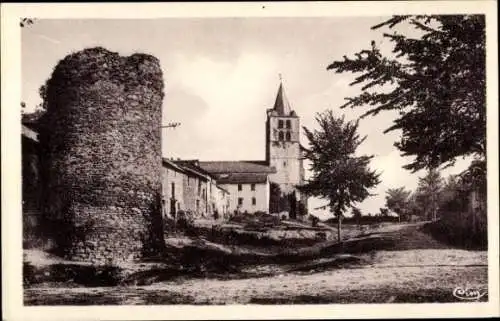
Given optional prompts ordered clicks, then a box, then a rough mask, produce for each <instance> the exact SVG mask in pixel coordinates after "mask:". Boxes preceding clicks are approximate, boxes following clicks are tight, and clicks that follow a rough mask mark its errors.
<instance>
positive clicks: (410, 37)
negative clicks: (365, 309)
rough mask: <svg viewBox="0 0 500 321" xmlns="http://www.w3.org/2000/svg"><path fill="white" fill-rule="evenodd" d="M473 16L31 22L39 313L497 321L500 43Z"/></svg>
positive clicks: (31, 297) (26, 285) (28, 300)
mask: <svg viewBox="0 0 500 321" xmlns="http://www.w3.org/2000/svg"><path fill="white" fill-rule="evenodd" d="M412 2H419V1H412ZM435 2H436V3H439V2H441V1H435ZM456 2H457V3H460V2H462V1H456ZM463 2H464V3H470V2H467V1H463ZM475 2H476V3H478V4H482V6H480V5H478V7H477V8H480V10H474V6H472V5H471V6H469V7H466V9H465V10H456V12H453V11H451V12H450V11H446V12H440V11H439V10H437V12H436V13H434V12H433V11H432V10H429V12H425V11H424V10H423V9H421V10H420V12H418V11H416V10H414V8H415V7H412V8H413V10H409V12H404V10H399V11H398V10H393V11H388V10H386V11H380V14H375V13H376V11H375V12H373V13H372V14H363V13H359V14H356V12H357V11H356V6H355V5H354V4H352V2H351V3H350V6H348V5H346V8H347V9H346V14H340V13H339V11H338V10H333V11H334V12H335V13H334V14H331V15H328V14H322V15H314V16H308V15H306V14H303V15H297V14H292V15H284V14H281V12H280V8H283V10H285V9H287V8H292V7H293V8H295V7H297V6H299V5H300V3H295V4H290V3H288V6H286V5H284V6H280V5H279V4H278V3H273V2H269V3H264V2H263V3H248V6H249V7H252V8H253V11H251V10H249V12H250V13H252V12H254V13H255V12H257V13H258V12H262V14H248V15H245V11H243V8H241V10H240V11H237V12H238V14H227V15H214V14H212V11H211V10H208V9H211V8H213V7H210V6H207V11H206V13H207V15H206V16H204V15H200V14H199V12H201V11H202V10H199V11H197V13H198V14H191V15H186V14H180V15H178V16H175V15H174V14H172V12H174V11H171V12H170V13H169V11H168V8H169V7H168V6H165V7H161V8H163V9H164V12H165V16H162V15H161V13H162V12H163V11H158V12H156V13H153V14H152V15H151V17H146V16H145V15H144V13H139V11H140V10H139V8H140V7H141V6H140V5H139V4H135V7H133V6H132V4H130V3H129V4H127V5H126V6H125V5H123V6H125V7H128V9H129V10H128V11H127V12H128V14H125V15H124V16H123V17H121V16H119V15H118V14H116V15H113V14H107V15H104V14H103V15H104V16H103V15H99V16H95V17H92V16H81V17H79V16H71V15H70V16H66V17H65V16H63V15H61V14H57V12H58V11H53V12H55V13H54V15H53V16H51V15H50V14H49V15H48V16H47V13H46V12H45V11H44V14H41V15H40V16H37V15H34V14H32V15H30V14H28V13H29V11H26V12H23V10H17V11H14V10H13V11H11V12H10V16H9V18H10V19H9V20H8V22H9V23H10V25H9V28H10V30H11V31H12V30H15V29H17V31H15V33H16V36H17V37H19V39H18V40H17V41H18V43H19V45H20V49H19V52H18V53H17V58H16V59H17V60H18V61H19V67H20V69H19V71H20V72H19V75H18V76H17V77H16V78H13V79H18V80H19V81H20V84H18V85H16V86H19V90H18V93H19V94H20V96H17V95H11V99H10V100H9V102H11V101H13V102H14V104H11V105H10V106H6V104H5V103H4V101H3V97H2V128H3V127H5V126H4V123H6V122H7V120H6V118H5V117H4V110H5V109H9V110H10V113H15V114H16V115H15V116H13V117H11V118H10V119H11V120H15V125H12V122H11V121H9V123H11V126H13V128H14V130H12V131H9V134H8V136H9V140H17V141H18V142H19V146H18V147H16V148H17V149H10V150H7V149H4V147H2V155H4V152H7V153H14V152H16V153H17V152H18V154H19V155H18V156H16V158H15V159H14V160H12V162H13V163H15V164H16V165H15V166H16V167H9V166H10V162H9V166H7V165H6V163H5V162H4V160H2V173H5V172H11V174H10V175H9V177H14V178H15V177H17V181H16V182H13V183H11V181H9V182H7V183H6V181H5V180H6V179H7V178H6V177H7V176H6V177H4V175H2V190H4V189H5V188H6V187H11V186H12V187H13V190H15V188H16V186H18V187H17V190H18V194H19V202H18V204H17V209H18V213H14V212H9V213H8V215H9V218H8V219H9V222H13V221H18V222H17V224H19V229H11V232H12V233H14V232H15V231H19V233H20V235H18V236H17V237H18V238H17V240H16V241H15V242H14V243H11V244H9V247H10V249H9V253H11V254H12V253H14V251H17V252H15V253H17V255H16V256H15V257H14V258H13V260H14V261H16V262H17V261H19V262H17V263H16V266H17V267H18V268H19V270H18V271H15V272H16V273H19V274H20V276H19V281H20V283H21V284H20V285H19V286H20V288H21V289H20V291H21V292H20V304H21V305H22V306H24V307H42V306H43V307H52V308H56V307H65V306H66V307H70V306H73V307H74V306H81V307H82V308H84V306H90V307H89V308H91V307H95V306H147V307H154V306H212V307H213V306H232V305H238V306H263V307H271V308H272V307H279V306H287V305H294V306H295V307H297V309H298V308H299V307H300V306H304V307H305V306H309V307H311V306H312V307H314V306H317V307H319V306H325V305H327V306H328V305H335V306H336V307H338V306H340V307H348V306H349V305H352V304H365V305H366V306H371V305H382V306H391V305H392V304H398V303H399V304H401V303H404V304H416V310H414V311H418V309H419V308H418V306H419V305H421V306H422V307H423V306H425V304H426V303H432V304H436V303H440V304H445V303H454V304H455V306H457V308H458V307H460V308H463V309H464V310H467V309H469V311H477V310H478V309H480V308H477V307H476V306H475V305H476V304H484V306H485V307H489V308H488V309H489V310H488V311H495V312H494V313H493V314H491V315H490V316H495V315H497V316H498V308H496V310H492V309H491V307H492V306H495V305H497V304H498V300H499V298H498V284H497V283H498V262H496V261H497V260H498V149H497V146H498V119H497V117H498V93H497V92H496V91H495V90H496V89H497V86H494V87H495V88H492V89H493V90H490V89H489V88H488V86H487V83H488V84H490V83H492V81H493V83H494V82H496V85H498V82H497V81H498V80H497V79H498V74H497V73H498V71H497V68H496V67H497V65H493V66H492V67H490V66H491V61H495V64H496V63H497V62H496V61H497V60H498V54H497V52H496V51H493V52H491V51H489V50H490V48H489V47H488V46H490V45H491V44H493V45H495V41H496V40H495V39H493V42H491V40H490V39H491V38H489V37H490V36H492V35H493V36H496V28H497V26H496V14H494V15H493V19H492V16H491V13H487V9H488V8H494V5H492V1H475ZM376 4H377V3H376V2H372V3H370V4H366V6H367V7H363V8H364V10H365V11H369V10H368V9H369V8H368V6H371V7H372V8H373V7H374V6H375V5H376ZM80 5H82V4H80ZM191 5H195V4H191ZM198 5H199V6H201V4H198ZM232 5H233V7H231V8H237V7H236V5H237V4H234V3H233V4H232ZM240 5H241V7H243V3H241V4H240ZM379 5H380V3H379ZM421 5H422V4H421ZM88 6H90V5H88ZM180 6H181V4H178V6H177V7H173V8H174V9H175V8H177V9H178V8H179V7H180ZM188 6H189V5H188V4H186V7H188ZM2 7H3V8H2V9H5V8H4V6H3V5H2ZM42 7H43V5H42ZM223 7H224V6H223ZM310 7H311V8H312V9H311V12H316V11H314V10H313V9H314V6H313V5H312V4H311V6H310ZM449 7H450V8H451V10H453V6H449ZM112 8H116V5H115V6H113V5H110V9H112ZM134 8H135V9H134ZM148 8H152V7H151V6H150V7H148ZM318 8H321V7H318ZM335 8H340V7H339V6H336V7H335ZM401 8H402V7H401ZM420 8H423V7H422V6H421V7H420ZM467 8H468V9H467ZM470 8H472V9H470ZM11 9H12V8H11ZM18 9H19V8H18ZM66 9H67V8H66ZM177 9H175V10H177ZM410 9H411V8H410ZM103 10H104V9H103ZM266 10H270V11H269V14H266V13H267V11H266ZM2 11H3V10H2ZM70 11H71V10H70ZM94 11H95V12H97V11H99V7H98V6H96V7H95V9H94ZM134 11H137V12H138V14H137V17H135V18H134V15H133V13H132V14H131V12H134ZM180 11H181V12H185V11H187V9H186V10H184V9H182V10H180ZM14 12H15V14H14ZM32 12H36V11H32ZM72 12H73V15H74V12H75V9H74V8H73V11H72ZM86 12H89V11H86ZM103 12H108V13H109V12H112V11H111V10H107V11H106V10H104V11H103ZM144 12H146V11H144ZM153 12H155V11H154V10H153ZM191 12H192V11H191ZM222 12H223V11H222ZM292 12H300V11H297V10H295V11H293V10H292ZM24 13H26V14H25V15H23V14H24ZM5 15H7V13H5ZM492 22H493V24H492ZM13 23H15V26H14V25H13ZM4 24H7V22H5V21H4V12H2V26H3V25H4ZM491 30H493V34H492V33H491V32H492V31H491ZM487 34H488V36H487ZM6 39H7V38H6V36H5V37H4V34H2V47H5V46H6V45H7V40H6ZM4 41H5V42H4ZM487 44H488V45H487ZM493 50H496V49H493ZM5 52H7V51H6V50H5V51H4V49H2V58H3V57H4V54H5ZM2 60H3V59H2ZM7 68H8V67H6V66H4V63H3V62H2V92H4V89H5V88H7V85H6V87H5V88H4V81H5V79H6V77H5V76H4V75H5V74H4V72H5V70H7ZM9 88H10V87H9ZM487 89H488V91H487ZM6 93H7V94H10V93H8V92H7V91H6ZM494 95H496V96H494ZM2 96H3V95H2ZM490 110H492V111H493V112H490ZM491 116H492V117H491ZM5 133H6V132H5V131H4V130H3V129H2V146H3V145H4V139H5V135H6V134H5ZM487 133H488V135H487ZM491 133H492V134H491ZM19 136H20V137H19ZM487 138H488V139H487ZM492 139H493V141H492ZM16 143H17V142H16ZM16 155H17V154H16ZM14 168H15V170H14ZM15 175H17V176H15ZM4 178H5V179H4ZM10 184H12V185H10ZM14 192H15V191H11V193H14ZM2 194H3V192H2ZM11 195H14V194H11ZM15 195H17V194H15ZM4 197H5V195H2V199H3V200H4ZM3 200H2V207H4V201H3ZM11 202H12V203H15V198H9V203H11ZM12 206H14V205H12ZM2 212H3V213H4V214H7V213H6V211H5V210H3V211H2ZM492 217H493V218H492ZM492 219H493V221H492ZM2 221H3V222H4V215H2ZM2 225H3V226H5V224H2ZM9 226H14V225H9ZM7 229H9V227H7ZM492 231H493V235H492ZM2 235H3V237H5V238H7V236H6V235H5V233H2ZM10 235H11V234H9V237H10ZM11 239H13V238H9V239H7V242H10V240H11ZM2 243H3V244H5V242H2ZM17 244H18V245H19V248H17V249H16V246H17ZM2 252H4V251H2ZM491 262H496V263H493V264H494V265H492V263H491ZM493 267H494V270H492V268H493ZM2 274H3V275H4V273H2ZM492 275H493V277H494V279H491V278H492ZM2 279H4V277H2ZM11 280H13V279H11ZM11 282H14V281H11ZM491 284H497V285H496V286H495V288H492V287H491ZM12 286H13V285H12ZM16 286H17V285H16ZM468 305H469V306H470V308H467V306H468ZM434 306H439V305H434ZM358 309H359V308H358ZM420 309H422V308H420ZM452 309H453V308H452ZM82 311H84V310H82ZM165 311H168V309H167V310H165ZM241 311H243V310H241ZM350 311H354V310H350ZM485 311H486V310H485ZM331 312H332V311H331ZM167 313H168V312H167ZM402 313H404V311H403V312H402ZM471 313H473V312H471ZM489 313H491V312H489ZM495 313H496V314H495ZM124 315H125V316H126V315H127V314H124ZM146 315H147V314H146ZM325 315H326V316H330V317H333V315H329V314H328V313H325ZM435 315H437V314H435ZM195 317H196V316H193V315H192V316H189V315H184V316H182V318H195ZM267 317H269V315H267ZM106 319H107V318H106Z"/></svg>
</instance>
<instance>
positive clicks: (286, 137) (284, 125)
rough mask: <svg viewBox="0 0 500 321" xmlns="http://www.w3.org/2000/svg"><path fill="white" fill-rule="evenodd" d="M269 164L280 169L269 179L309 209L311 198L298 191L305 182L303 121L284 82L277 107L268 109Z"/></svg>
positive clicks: (267, 150)
mask: <svg viewBox="0 0 500 321" xmlns="http://www.w3.org/2000/svg"><path fill="white" fill-rule="evenodd" d="M266 161H267V163H268V164H269V166H272V167H274V168H275V169H276V173H274V174H271V175H270V177H269V180H270V181H271V182H274V183H276V184H278V185H279V187H280V189H281V192H282V193H283V195H294V196H295V199H296V201H297V202H298V201H301V203H302V204H303V205H304V206H305V208H306V210H307V199H306V198H305V196H302V195H301V193H300V192H299V191H298V190H297V188H296V187H297V186H298V185H301V184H303V182H304V166H303V161H302V152H301V147H300V119H299V116H297V114H296V113H295V111H294V110H292V109H291V107H290V103H289V102H288V99H287V98H286V95H285V90H284V87H283V82H282V81H281V82H280V85H279V88H278V93H277V95H276V100H275V102H274V107H273V108H271V109H268V110H267V121H266Z"/></svg>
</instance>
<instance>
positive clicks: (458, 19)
mask: <svg viewBox="0 0 500 321" xmlns="http://www.w3.org/2000/svg"><path fill="white" fill-rule="evenodd" d="M402 24H407V25H408V26H409V27H410V28H411V29H413V30H416V31H417V32H418V33H419V34H420V36H416V37H412V36H409V35H407V34H404V33H399V32H397V31H393V33H390V34H389V33H384V34H383V36H384V37H385V38H387V39H389V40H390V42H391V43H392V44H393V45H394V47H393V50H392V53H393V54H392V55H385V54H382V52H381V51H380V49H379V48H378V47H377V46H376V44H375V42H374V41H372V45H371V48H369V49H365V50H361V51H360V52H358V53H356V54H355V55H354V56H355V57H354V58H353V59H351V58H348V57H347V56H344V58H343V60H342V61H334V62H333V63H332V64H330V65H329V66H328V68H327V69H328V70H334V71H335V72H336V73H345V72H352V73H357V74H359V75H358V76H357V77H356V78H355V79H354V81H353V82H352V83H351V84H350V85H362V88H361V90H362V92H361V93H360V94H359V95H357V96H355V97H350V98H346V100H347V102H346V103H345V104H344V105H343V106H342V108H346V107H351V108H355V107H367V108H368V110H367V111H366V113H365V114H364V115H363V116H362V117H366V116H368V115H373V116H374V115H377V114H378V113H379V112H382V111H390V110H391V111H397V112H398V113H399V117H398V118H396V119H395V121H394V123H393V125H392V126H391V127H390V128H388V129H386V130H385V132H390V131H394V130H401V131H402V135H401V140H400V141H398V142H396V143H395V146H396V147H397V148H398V149H399V150H400V151H402V152H403V154H402V155H403V156H415V159H414V160H413V161H412V162H411V163H409V164H407V165H405V166H404V168H406V169H409V170H412V171H413V172H415V171H418V170H419V169H423V168H437V167H439V166H441V165H446V166H450V165H453V164H454V162H455V159H456V158H457V157H460V156H463V157H465V156H469V155H476V156H478V157H480V158H484V157H485V155H486V105H485V99H486V97H485V88H486V78H485V56H486V54H485V53H486V50H485V49H486V46H485V17H484V15H433V16H394V17H392V18H391V19H389V20H387V21H385V22H382V23H380V24H378V25H376V26H373V27H372V29H379V28H382V27H387V28H389V29H393V28H395V27H396V26H398V25H402Z"/></svg>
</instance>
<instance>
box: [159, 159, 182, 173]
mask: <svg viewBox="0 0 500 321" xmlns="http://www.w3.org/2000/svg"><path fill="white" fill-rule="evenodd" d="M162 162H163V166H166V167H170V168H172V169H174V170H176V171H178V172H181V173H184V169H183V168H182V167H181V166H178V165H177V164H175V163H174V162H173V161H171V160H169V159H168V158H163V159H162Z"/></svg>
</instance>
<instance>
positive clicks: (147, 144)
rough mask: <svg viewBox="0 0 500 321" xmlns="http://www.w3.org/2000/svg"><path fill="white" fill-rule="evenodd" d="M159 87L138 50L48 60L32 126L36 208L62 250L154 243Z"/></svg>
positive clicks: (118, 254)
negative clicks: (38, 173) (37, 157)
mask: <svg viewBox="0 0 500 321" xmlns="http://www.w3.org/2000/svg"><path fill="white" fill-rule="evenodd" d="M163 86H164V85H163V76H162V71H161V69H160V65H159V61H158V59H156V58H155V57H152V56H149V55H144V54H134V55H132V56H130V57H121V56H119V55H118V54H117V53H113V52H110V51H108V50H106V49H103V48H92V49H85V50H83V51H80V52H77V53H74V54H71V55H68V56H67V57H65V58H64V59H63V60H61V61H60V62H59V64H58V65H57V66H56V68H55V69H54V72H53V74H52V77H51V79H50V80H49V82H48V84H47V112H46V114H45V115H44V117H43V120H42V126H43V130H42V132H41V133H40V143H41V146H42V148H43V155H44V156H43V157H44V160H43V162H44V165H43V169H44V171H45V174H44V175H45V186H44V193H45V196H44V199H45V207H44V212H45V214H46V219H47V220H48V221H49V222H51V223H50V224H51V225H50V226H51V230H52V232H56V233H53V237H54V238H55V240H56V243H57V245H58V247H59V249H61V250H62V251H63V254H64V255H65V256H66V257H68V258H70V259H73V260H85V261H91V262H94V263H106V262H109V261H129V260H135V259H138V258H140V257H142V256H143V255H145V254H147V253H148V252H150V251H154V250H156V249H157V247H159V246H161V244H162V242H161V238H162V237H161V235H160V233H161V214H160V213H161V212H160V210H159V206H160V204H159V203H160V198H159V195H160V191H161V143H160V125H161V124H160V121H161V105H162V100H163V95H164V94H163Z"/></svg>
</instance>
